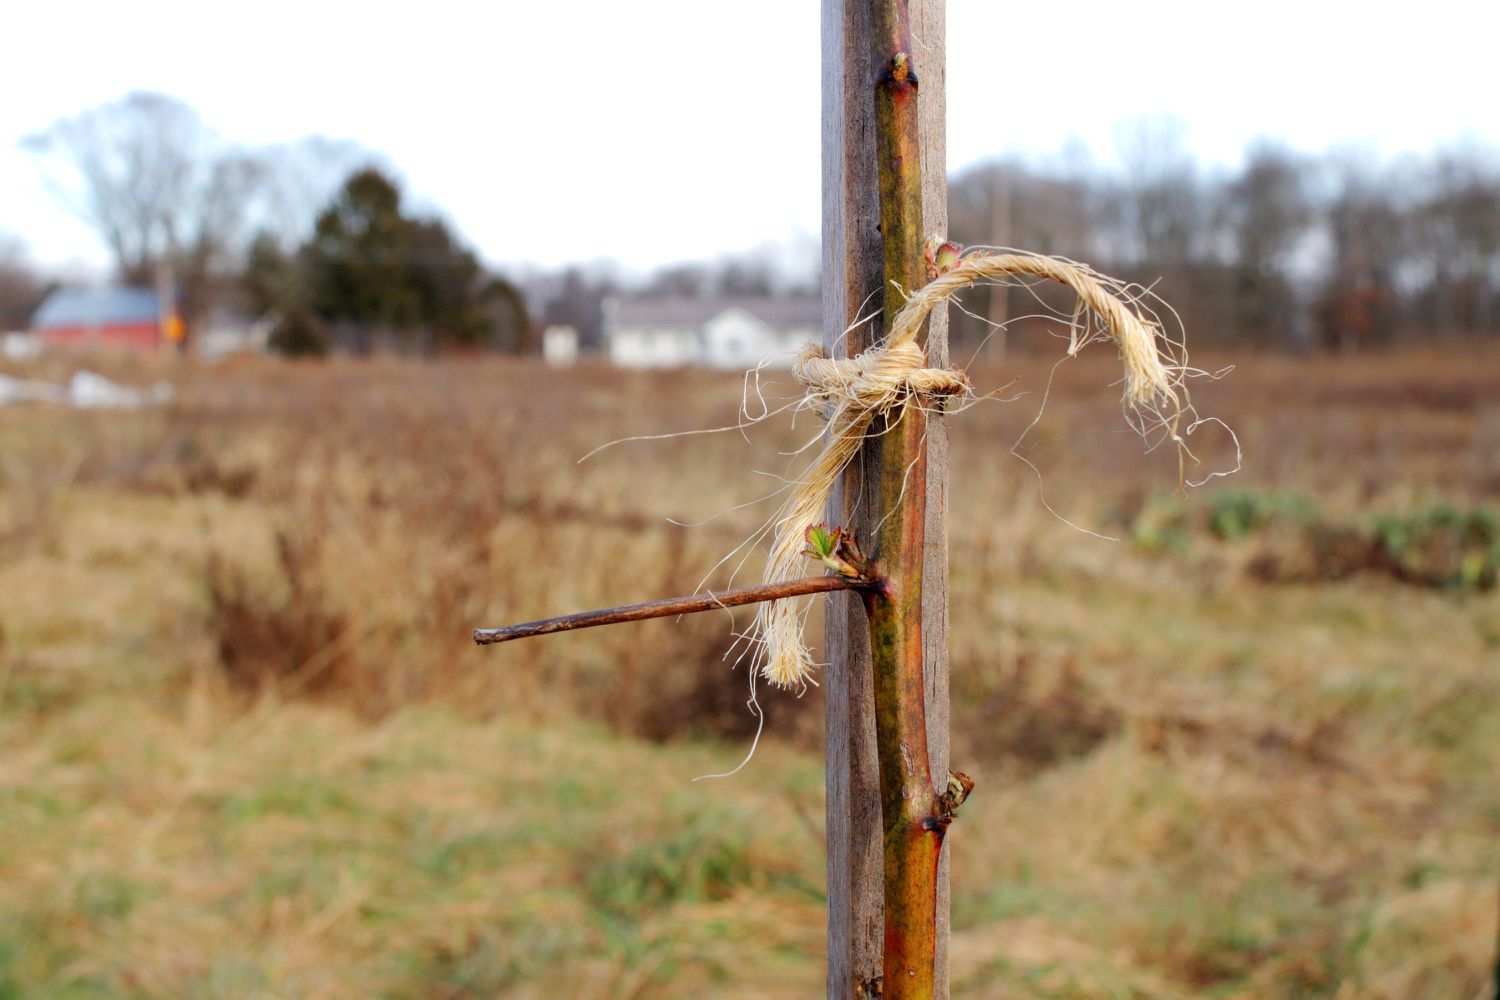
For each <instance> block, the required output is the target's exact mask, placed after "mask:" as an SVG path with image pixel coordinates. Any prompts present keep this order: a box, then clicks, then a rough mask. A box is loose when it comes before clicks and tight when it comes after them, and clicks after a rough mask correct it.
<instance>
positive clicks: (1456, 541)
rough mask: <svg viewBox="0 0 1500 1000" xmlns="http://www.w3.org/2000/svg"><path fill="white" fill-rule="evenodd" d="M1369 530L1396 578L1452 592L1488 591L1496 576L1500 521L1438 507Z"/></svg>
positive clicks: (1489, 514)
mask: <svg viewBox="0 0 1500 1000" xmlns="http://www.w3.org/2000/svg"><path fill="white" fill-rule="evenodd" d="M1373 531H1374V534H1375V538H1376V542H1377V544H1378V545H1379V547H1380V552H1381V554H1382V556H1383V557H1384V558H1385V560H1386V561H1387V563H1388V564H1389V566H1390V569H1391V571H1392V572H1393V573H1395V575H1396V576H1398V577H1400V578H1401V579H1403V580H1408V581H1411V582H1413V583H1423V584H1427V585H1429V586H1437V587H1450V588H1453V589H1456V590H1486V589H1489V588H1490V587H1493V586H1495V583H1496V578H1497V576H1500V516H1497V515H1496V513H1495V512H1494V511H1492V510H1485V509H1483V508H1476V509H1474V510H1470V511H1464V510H1458V509H1457V508H1454V507H1448V506H1440V507H1433V508H1431V509H1430V510H1426V511H1421V512H1418V513H1415V514H1405V515H1396V514H1382V515H1380V516H1378V517H1376V518H1375V521H1374V525H1373Z"/></svg>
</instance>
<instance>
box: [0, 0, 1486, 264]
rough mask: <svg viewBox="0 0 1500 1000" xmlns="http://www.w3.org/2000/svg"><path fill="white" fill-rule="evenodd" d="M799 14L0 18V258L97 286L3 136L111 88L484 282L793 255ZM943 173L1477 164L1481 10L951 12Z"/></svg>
mask: <svg viewBox="0 0 1500 1000" xmlns="http://www.w3.org/2000/svg"><path fill="white" fill-rule="evenodd" d="M818 8H819V5H818V4H817V3H815V2H813V0H757V2H754V3H737V4H730V3H723V2H714V0H635V2H632V3H623V2H620V0H570V2H567V3H546V2H538V0H528V2H525V3H518V2H511V0H499V2H494V0H491V2H484V3H481V2H470V3H462V4H461V3H454V2H448V0H427V2H424V3H420V4H385V3H378V2H365V3H360V4H352V3H322V2H316V0H301V2H298V3H289V2H283V0H262V2H258V3H255V4H240V5H234V6H232V7H231V6H229V5H225V4H217V3H211V2H208V3H205V2H203V0H196V2H192V3H187V2H164V0H137V2H135V3H131V4H121V3H118V2H110V3H95V2H74V3H43V2H25V3H16V4H10V5H8V7H7V10H6V12H5V14H4V15H3V19H0V20H3V24H4V46H3V48H4V54H3V58H0V94H3V95H4V96H3V99H0V230H8V231H10V232H11V233H14V234H16V235H18V236H20V237H21V238H22V239H23V240H25V241H26V242H27V243H28V244H29V246H30V247H31V250H32V253H33V255H34V257H35V258H36V259H37V260H39V261H41V262H43V263H47V264H63V263H66V262H69V261H75V262H88V263H102V262H103V261H104V254H103V251H102V249H101V248H100V247H99V246H98V243H97V241H96V240H95V239H94V238H93V236H92V234H91V233H90V232H89V231H88V230H87V229H86V228H85V227H84V226H83V225H82V224H81V223H79V222H77V221H76V220H73V219H71V218H70V217H68V216H67V215H66V214H64V213H63V212H61V211H60V210H59V209H57V208H56V207H55V205H54V204H53V201H52V199H51V197H50V196H49V194H48V193H47V190H46V188H45V187H44V186H43V184H42V183H41V181H40V177H39V175H38V170H37V167H36V165H35V164H34V162H33V161H32V160H31V159H30V157H28V155H27V154H25V153H23V152H21V151H20V150H19V149H17V141H18V140H19V139H20V138H21V137H22V136H24V135H27V134H29V133H32V132H35V131H38V130H40V129H42V128H44V127H46V126H47V125H48V124H49V123H50V122H52V121H53V120H55V119H57V118H59V117H62V116H67V115H71V114H74V113H76V112H78V111H79V110H81V109H83V108H85V107H88V106H90V105H93V104H97V103H100V102H104V101H108V100H112V99H114V98H117V97H120V96H122V95H123V94H124V93H126V92H127V91H130V90H134V89H149V90H157V91H162V92H165V93H169V94H172V95H174V96H176V97H179V98H182V99H184V100H186V101H187V102H189V103H191V104H192V105H194V106H195V107H196V108H197V109H198V111H199V112H200V114H201V115H202V116H203V118H204V119H205V120H206V121H207V122H208V123H209V124H210V125H212V126H214V127H215V128H216V129H218V130H219V131H220V132H221V133H222V134H223V135H224V136H225V137H226V138H228V139H230V140H232V141H235V142H242V143H246V144H250V145H259V144H267V143H273V142H281V141H287V140H291V139H295V138H297V137H299V136H302V135H306V134H309V133H322V134H326V135H329V136H334V137H338V138H347V139H353V140H355V141H357V142H359V143H360V144H362V145H364V146H367V147H369V148H371V149H373V150H376V151H378V152H381V153H383V154H385V155H386V157H387V158H388V159H389V161H390V162H391V163H392V164H394V165H395V166H396V167H397V169H398V170H399V171H400V173H401V174H402V175H403V177H404V179H405V181H406V184H407V189H408V190H409V191H410V192H411V193H412V194H413V195H414V196H415V197H416V198H417V199H419V201H420V202H421V203H422V204H423V205H426V206H430V207H435V208H438V209H440V210H441V211H442V212H443V213H444V214H446V215H447V216H448V217H449V218H450V219H451V220H453V221H454V222H456V224H457V225H458V227H459V229H460V230H461V231H462V232H463V234H464V235H465V236H466V237H467V238H468V239H469V240H471V241H472V242H473V243H474V244H476V245H477V247H478V249H479V250H480V252H481V254H482V255H483V256H484V257H485V258H486V259H488V260H490V261H492V262H496V263H501V262H515V261H523V260H530V261H536V262H539V263H543V264H556V263H560V262H563V261H568V260H580V259H590V258H597V257H615V258H619V259H621V260H624V261H626V262H627V263H629V264H631V265H633V266H637V267H644V266H648V265H651V264H654V263H659V262H663V261H671V260H682V259H687V258H696V257H704V256H710V255H713V254H716V253H720V252H724V251H734V250H742V249H745V248H748V247H751V246H754V245H757V244H762V243H764V242H766V241H768V240H774V241H780V240H788V239H793V238H796V237H797V236H799V235H800V236H801V237H802V238H803V239H804V240H805V239H806V238H808V237H810V236H812V235H813V234H815V233H816V231H817V228H818V216H819V211H818V196H819V180H818V176H819V166H818V158H819V150H818V143H819V122H818V117H819V82H818V76H819V67H818V49H819V25H818ZM948 26H949V35H948V85H949V126H948V151H949V160H948V165H949V168H950V169H957V168H961V167H963V166H965V165H968V164H971V163H974V162H976V161H979V160H982V159H984V158H986V157H989V156H993V155H996V154H1000V153H1004V152H1007V151H1012V150H1015V151H1021V152H1023V153H1027V154H1031V155H1038V156H1041V155H1046V154H1048V153H1051V152H1055V151H1057V150H1058V149H1060V148H1061V147H1062V146H1063V144H1064V143H1065V142H1066V141H1067V140H1068V139H1069V137H1070V136H1076V137H1078V138H1079V139H1081V140H1082V141H1083V142H1084V143H1085V144H1087V145H1088V146H1089V147H1091V148H1092V149H1093V150H1094V151H1095V153H1096V154H1097V155H1098V156H1099V157H1100V158H1101V159H1103V160H1106V161H1107V160H1108V158H1109V155H1110V152H1111V147H1112V143H1113V135H1114V129H1115V127H1116V123H1118V122H1119V121H1121V120H1124V119H1128V118H1131V117H1135V116H1141V115H1151V114H1160V113H1166V114H1172V115H1176V116H1180V117H1181V118H1183V119H1185V120H1186V121H1187V123H1188V124H1189V127H1190V133H1189V142H1190V144H1191V146H1192V147H1193V148H1194V149H1195V150H1196V151H1197V152H1198V154H1199V155H1200V156H1201V157H1202V158H1204V159H1205V160H1207V161H1210V162H1216V163H1232V162H1234V161H1235V160H1237V159H1238V157H1239V155H1240V153H1241V151H1242V149H1243V148H1244V146H1245V144H1246V142H1247V141H1249V140H1250V139H1251V138H1252V137H1254V136H1257V135H1270V136H1275V137H1279V138H1282V139H1284V140H1285V141H1287V142H1289V143H1290V144H1292V145H1293V146H1295V147H1298V148H1302V149H1307V150H1311V151H1321V150H1324V149H1326V148H1327V147H1328V146H1330V145H1331V144H1336V143H1342V142H1348V141H1363V142H1368V143H1370V144H1372V145H1374V146H1375V147H1376V148H1377V149H1378V150H1379V151H1381V152H1382V153H1384V154H1395V153H1399V152H1402V151H1425V150H1428V149H1431V148H1432V147H1433V146H1434V145H1436V144H1442V143H1448V142H1454V141H1457V140H1458V139H1460V138H1462V137H1468V138H1471V139H1472V138H1478V139H1481V140H1484V141H1495V140H1497V139H1500V108H1497V104H1496V96H1495V95H1496V94H1497V93H1500V81H1497V78H1496V75H1495V74H1496V70H1495V63H1494V45H1495V39H1496V29H1497V27H1500V5H1496V4H1494V3H1493V2H1489V0H1481V2H1468V3H1457V2H1447V0H1428V2H1425V3H1423V4H1420V5H1411V4H1401V5H1397V4H1393V3H1392V4H1381V3H1371V2H1369V0H1365V2H1363V3H1359V4H1354V3H1342V2H1339V3H1334V2H1318V0H1301V2H1297V3H1286V2H1279V0H1261V2H1259V3H1257V4H1253V5H1250V4H1241V5H1218V4H1203V3H1150V2H1136V3H1129V4H1125V3H1119V2H1112V3H1082V2H1074V3H1069V4H1049V3H1035V4H1031V5H1023V4H1016V3H1000V2H996V0H949V4H948Z"/></svg>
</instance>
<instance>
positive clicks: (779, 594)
mask: <svg viewBox="0 0 1500 1000" xmlns="http://www.w3.org/2000/svg"><path fill="white" fill-rule="evenodd" d="M875 586H876V583H875V581H873V580H868V579H865V578H863V577H848V576H815V577H810V578H809V579H806V580H792V581H789V582H787V583H772V584H762V585H761V586H758V587H742V588H740V589H738V590H721V591H717V592H714V591H710V592H709V593H706V594H693V595H691V596H689V597H668V598H664V599H662V600H660V601H647V602H645V603H644V604H626V605H623V606H621V607H617V608H604V609H602V610H599V611H581V612H579V613H577V614H572V615H562V616H561V617H558V618H543V619H541V620H540V621H534V622H522V623H521V624H519V625H506V626H504V627H503V628H477V629H475V630H474V641H475V642H476V643H477V644H479V645H481V646H488V645H492V644H494V643H497V642H509V641H510V640H512V639H525V638H528V637H529V636H533V635H550V634H551V633H553V632H571V631H572V630H573V629H576V628H593V627H595V626H596V625H616V624H618V623H620V622H638V621H644V620H645V619H647V618H671V617H673V616H674V615H691V614H696V613H698V612H700V611H718V610H722V609H724V608H737V607H741V606H743V605H746V604H760V603H762V602H765V601H779V600H782V599H783V598H788V597H805V596H807V595H809V594H827V593H831V592H833V591H835V590H864V589H869V588H872V587H875Z"/></svg>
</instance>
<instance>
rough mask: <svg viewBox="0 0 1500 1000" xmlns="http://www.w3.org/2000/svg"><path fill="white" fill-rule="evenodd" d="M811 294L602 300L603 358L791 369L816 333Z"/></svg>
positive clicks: (631, 363)
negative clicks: (764, 364) (767, 365)
mask: <svg viewBox="0 0 1500 1000" xmlns="http://www.w3.org/2000/svg"><path fill="white" fill-rule="evenodd" d="M822 322H823V314H822V306H821V305H820V304H819V302H818V300H817V299H811V298H799V299H768V298H763V299H748V298H746V299H643V300H637V301H628V300H627V301H620V300H618V299H609V300H606V301H605V303H604V338H605V345H606V348H607V350H608V351H609V359H610V361H612V362H614V363H615V364H617V365H620V366H622V367H627V368H666V367H674V366H683V365H696V366H702V367H706V368H724V369H732V370H743V369H746V368H753V367H755V366H756V365H758V364H760V363H761V362H762V361H768V360H769V362H770V364H772V365H773V366H775V367H778V368H789V367H791V364H792V360H793V359H794V358H795V357H796V355H797V352H798V351H800V350H801V349H802V345H803V344H806V343H807V342H808V341H812V342H814V343H817V342H819V341H820V340H821V339H822Z"/></svg>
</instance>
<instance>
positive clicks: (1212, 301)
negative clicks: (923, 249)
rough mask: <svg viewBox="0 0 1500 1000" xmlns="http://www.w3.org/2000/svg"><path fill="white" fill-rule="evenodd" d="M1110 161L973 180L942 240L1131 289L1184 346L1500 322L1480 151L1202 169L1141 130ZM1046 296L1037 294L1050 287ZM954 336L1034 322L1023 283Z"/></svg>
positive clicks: (1495, 209) (971, 305)
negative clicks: (1147, 291)
mask: <svg viewBox="0 0 1500 1000" xmlns="http://www.w3.org/2000/svg"><path fill="white" fill-rule="evenodd" d="M1143 133H1144V134H1143V135H1141V136H1140V137H1139V141H1137V142H1134V143H1126V144H1124V145H1123V146H1122V149H1121V156H1120V160H1121V166H1120V167H1119V168H1118V169H1115V170H1112V171H1106V170H1101V169H1098V168H1094V167H1091V166H1073V167H1068V166H1066V165H1063V166H1052V167H1038V166H1035V165H1030V164H1027V163H1025V162H1023V161H1021V160H1018V159H1010V160H1001V161H996V162H991V163H987V164H984V165H982V166H979V167H976V168H973V169H970V170H967V171H965V172H964V173H962V174H961V175H959V176H957V177H955V178H953V179H952V181H951V183H950V189H949V197H950V218H951V220H952V224H951V228H952V236H953V238H954V239H957V240H959V241H961V242H964V243H968V244H1002V245H1007V246H1016V247H1024V248H1027V249H1034V250H1042V251H1045V252H1048V253H1056V254H1062V255H1064V256H1068V257H1073V258H1075V259H1078V260H1082V261H1087V262H1089V263H1091V264H1093V265H1095V266H1096V267H1098V268H1099V269H1101V270H1105V271H1108V272H1110V273H1111V274H1115V275H1117V276H1121V277H1125V278H1129V279H1131V280H1133V281H1136V282H1139V283H1140V284H1141V285H1144V286H1148V287H1150V288H1151V289H1152V291H1154V292H1156V293H1158V294H1159V295H1160V296H1161V297H1162V298H1163V299H1164V300H1165V301H1167V302H1169V303H1171V305H1172V307H1173V308H1174V309H1175V310H1176V311H1177V313H1178V314H1179V315H1180V317H1181V319H1182V321H1183V324H1184V325H1185V326H1186V328H1187V330H1188V331H1189V333H1190V335H1191V337H1192V340H1193V342H1194V343H1225V344H1236V345H1247V344H1248V345H1253V346H1257V347H1262V348H1267V349H1294V350H1308V349H1320V348H1321V349H1334V350H1354V349H1361V348H1368V347H1376V346H1381V345H1387V344H1391V343H1395V342H1400V341H1409V340H1416V339H1422V338H1430V337H1433V336H1445V335H1453V334H1458V335H1486V336H1492V335H1495V334H1496V332H1497V320H1500V158H1497V155H1496V151H1495V150H1493V149H1491V148H1488V147H1485V146H1481V145H1478V144H1474V143H1470V144H1462V145H1455V146H1454V147H1452V148H1449V149H1446V150H1439V151H1436V152H1434V153H1431V154H1428V155H1424V156H1415V155H1413V156H1407V157H1403V158H1400V159H1396V160H1386V161H1382V160H1380V159H1378V158H1377V157H1375V156H1374V155H1373V154H1371V153H1369V152H1368V151H1360V150H1357V149H1344V150H1337V151H1333V152H1329V153H1326V154H1323V155H1320V156H1312V155H1307V154H1303V153H1298V152H1295V151H1293V150H1291V149H1289V148H1286V147H1284V146H1280V145H1277V144H1274V143H1270V142H1259V143H1256V144H1254V145H1253V146H1252V147H1251V148H1250V149H1249V150H1248V151H1247V154H1246V156H1245V158H1244V161H1243V163H1242V164H1241V165H1240V166H1238V167H1237V168H1234V169H1231V170H1220V171H1210V170H1207V169H1205V168H1204V167H1202V166H1201V165H1200V164H1199V163H1197V162H1196V161H1195V160H1194V159H1193V158H1192V157H1191V156H1190V155H1189V154H1188V153H1187V152H1186V150H1185V148H1184V147H1183V145H1182V144H1181V142H1180V141H1179V140H1178V139H1176V138H1174V136H1173V134H1172V133H1171V132H1170V131H1167V132H1166V134H1163V132H1162V130H1161V129H1151V128H1145V129H1143ZM1044 294H1045V293H1044ZM966 304H967V307H968V309H969V312H970V313H972V314H973V315H964V314H962V313H955V315H954V317H953V324H954V327H953V330H954V337H955V339H957V340H960V341H966V342H977V341H978V340H979V339H980V338H981V337H983V336H985V335H987V334H988V333H989V332H990V330H991V329H992V327H991V326H990V325H989V322H987V321H997V322H1004V321H1006V320H1008V319H1011V318H1013V317H1020V316H1023V315H1026V314H1028V313H1033V312H1035V311H1036V302H1035V300H1034V299H1033V298H1032V296H1031V293H1030V292H1029V291H1028V290H1026V289H1010V290H1008V291H1006V290H1001V291H998V292H994V293H992V292H991V291H990V290H988V289H976V290H975V291H974V292H973V293H971V294H970V295H968V296H966Z"/></svg>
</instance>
